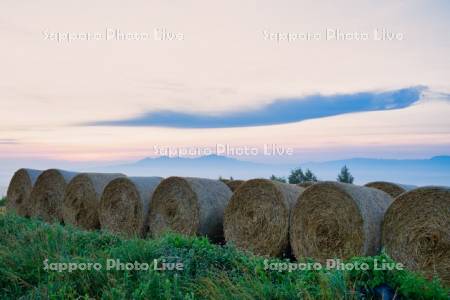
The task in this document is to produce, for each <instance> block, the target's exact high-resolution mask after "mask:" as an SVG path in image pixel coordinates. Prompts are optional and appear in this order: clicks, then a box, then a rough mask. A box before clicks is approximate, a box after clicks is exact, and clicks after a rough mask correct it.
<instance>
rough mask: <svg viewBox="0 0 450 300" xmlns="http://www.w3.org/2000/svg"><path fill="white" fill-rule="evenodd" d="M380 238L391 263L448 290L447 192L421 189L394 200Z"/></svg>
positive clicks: (449, 219) (449, 226) (449, 220)
mask: <svg viewBox="0 0 450 300" xmlns="http://www.w3.org/2000/svg"><path fill="white" fill-rule="evenodd" d="M382 237H383V240H382V242H383V247H384V248H385V249H386V252H387V253H388V254H389V255H390V256H391V257H392V258H393V259H395V260H396V261H398V262H401V263H403V264H404V265H405V266H406V267H407V268H409V269H410V270H413V271H419V272H422V273H423V274H424V275H425V276H427V277H428V278H431V277H433V276H434V275H438V276H439V277H440V278H441V279H442V281H443V282H444V284H446V285H447V286H450V188H448V187H421V188H417V189H415V190H412V191H409V192H406V193H404V194H402V195H400V196H399V197H397V198H396V199H395V201H394V202H393V203H392V205H391V206H390V207H389V209H388V210H387V212H386V215H385V217H384V222H383V232H382Z"/></svg>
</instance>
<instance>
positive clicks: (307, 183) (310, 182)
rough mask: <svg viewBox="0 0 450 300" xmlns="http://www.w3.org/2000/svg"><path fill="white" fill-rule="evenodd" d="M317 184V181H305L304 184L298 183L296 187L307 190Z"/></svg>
mask: <svg viewBox="0 0 450 300" xmlns="http://www.w3.org/2000/svg"><path fill="white" fill-rule="evenodd" d="M316 183H317V181H305V182H300V183H297V185H298V186H299V187H302V188H305V189H306V188H307V187H310V186H312V185H313V184H316Z"/></svg>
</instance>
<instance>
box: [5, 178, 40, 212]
mask: <svg viewBox="0 0 450 300" xmlns="http://www.w3.org/2000/svg"><path fill="white" fill-rule="evenodd" d="M41 173H42V171H40V170H33V169H19V170H17V171H16V172H15V173H14V175H13V177H12V178H11V181H10V183H9V186H8V191H7V193H6V199H7V200H6V209H7V210H8V211H12V212H15V213H16V214H18V215H20V216H23V217H29V216H30V207H31V203H30V196H31V191H32V190H33V186H34V184H35V183H36V180H37V178H38V176H39V175H40V174H41Z"/></svg>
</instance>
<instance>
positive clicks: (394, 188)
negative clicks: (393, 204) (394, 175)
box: [364, 181, 415, 198]
mask: <svg viewBox="0 0 450 300" xmlns="http://www.w3.org/2000/svg"><path fill="white" fill-rule="evenodd" d="M364 186H367V187H370V188H374V189H379V190H382V191H383V192H386V193H388V194H389V195H391V197H392V198H395V197H397V196H398V195H400V194H402V193H404V192H406V191H409V190H412V189H414V188H415V186H412V185H404V184H399V183H394V182H387V181H372V182H369V183H366V184H365V185H364Z"/></svg>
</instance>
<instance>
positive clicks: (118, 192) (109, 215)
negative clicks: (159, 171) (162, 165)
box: [99, 177, 162, 237]
mask: <svg viewBox="0 0 450 300" xmlns="http://www.w3.org/2000/svg"><path fill="white" fill-rule="evenodd" d="M161 180H162V178H161V177H121V178H116V179H114V180H112V181H111V182H109V183H108V185H106V187H105V189H104V191H103V194H102V197H101V200H100V208H99V221H100V227H101V228H102V229H105V230H108V231H111V232H114V233H116V234H119V235H122V236H125V237H145V235H146V233H147V231H148V213H149V207H150V202H151V201H152V198H153V193H154V191H155V189H156V187H157V186H158V184H159V183H160V182H161Z"/></svg>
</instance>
